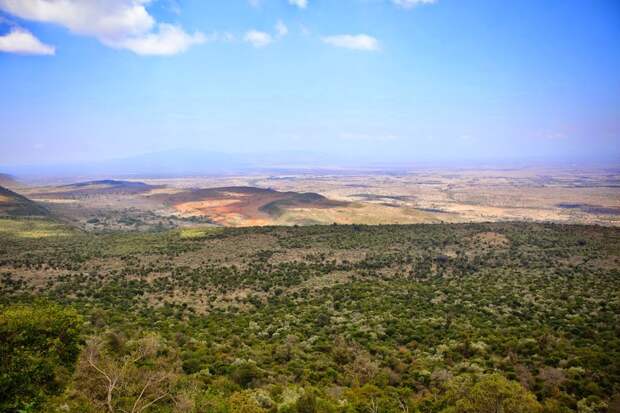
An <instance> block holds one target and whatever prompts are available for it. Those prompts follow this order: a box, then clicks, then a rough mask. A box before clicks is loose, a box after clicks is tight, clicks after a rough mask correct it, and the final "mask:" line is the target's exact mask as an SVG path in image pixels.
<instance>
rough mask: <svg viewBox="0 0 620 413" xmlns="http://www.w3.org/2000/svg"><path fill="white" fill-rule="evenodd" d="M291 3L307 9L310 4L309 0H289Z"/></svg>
mask: <svg viewBox="0 0 620 413" xmlns="http://www.w3.org/2000/svg"><path fill="white" fill-rule="evenodd" d="M288 2H289V4H292V5H293V6H297V7H299V8H300V9H305V8H306V7H307V6H308V0H288Z"/></svg>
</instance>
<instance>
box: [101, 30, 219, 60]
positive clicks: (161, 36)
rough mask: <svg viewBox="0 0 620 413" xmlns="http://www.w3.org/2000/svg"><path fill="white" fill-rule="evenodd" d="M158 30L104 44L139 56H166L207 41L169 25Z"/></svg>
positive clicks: (203, 36) (199, 35)
mask: <svg viewBox="0 0 620 413" xmlns="http://www.w3.org/2000/svg"><path fill="white" fill-rule="evenodd" d="M158 29H159V30H158V32H156V33H155V32H153V33H147V34H145V35H143V36H140V37H129V38H127V39H123V40H121V41H115V42H105V43H106V44H107V45H108V46H110V47H116V48H122V49H128V50H131V51H132V52H134V53H137V54H140V55H160V56H166V55H173V54H177V53H181V52H184V51H186V50H187V49H188V48H189V47H190V46H192V45H194V44H200V43H204V42H205V41H207V38H206V37H205V35H204V34H202V33H195V34H193V35H190V34H187V33H185V31H183V29H181V28H180V27H178V26H173V25H171V24H165V23H161V24H160V25H159V27H158Z"/></svg>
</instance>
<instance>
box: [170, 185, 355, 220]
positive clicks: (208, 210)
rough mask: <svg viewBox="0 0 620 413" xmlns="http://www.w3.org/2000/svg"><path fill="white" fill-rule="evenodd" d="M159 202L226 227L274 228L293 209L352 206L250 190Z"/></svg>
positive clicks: (187, 194) (210, 191) (211, 191)
mask: <svg viewBox="0 0 620 413" xmlns="http://www.w3.org/2000/svg"><path fill="white" fill-rule="evenodd" d="M159 198H160V199H162V200H163V201H164V202H165V203H166V204H167V205H170V206H172V207H173V208H175V209H176V210H177V211H179V212H181V213H183V214H186V215H198V216H204V217H207V218H208V219H210V220H211V221H212V222H214V223H217V224H220V225H225V226H251V225H273V224H276V223H278V221H277V220H278V218H280V217H281V216H282V215H283V214H284V213H285V212H286V211H288V210H290V209H294V208H305V209H309V210H317V209H330V208H336V207H342V206H347V205H348V204H349V203H347V202H338V201H332V200H329V199H327V198H326V197H324V196H322V195H320V194H316V193H300V192H293V191H286V192H281V191H276V190H273V189H269V188H256V187H250V186H232V187H221V188H207V189H194V190H190V191H184V192H180V193H177V194H173V195H161V196H159ZM299 222H302V220H300V221H299Z"/></svg>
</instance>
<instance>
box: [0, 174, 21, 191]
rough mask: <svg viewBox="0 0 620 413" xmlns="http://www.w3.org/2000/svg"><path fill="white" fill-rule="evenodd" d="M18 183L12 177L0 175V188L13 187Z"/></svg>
mask: <svg viewBox="0 0 620 413" xmlns="http://www.w3.org/2000/svg"><path fill="white" fill-rule="evenodd" d="M17 184H18V183H17V181H16V180H15V178H14V177H13V176H12V175H9V174H3V173H0V186H3V187H5V188H6V187H14V186H16V185H17Z"/></svg>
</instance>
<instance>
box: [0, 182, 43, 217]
mask: <svg viewBox="0 0 620 413" xmlns="http://www.w3.org/2000/svg"><path fill="white" fill-rule="evenodd" d="M47 215H49V212H48V210H47V209H45V208H44V207H42V206H41V205H39V204H37V203H36V202H34V201H31V200H30V199H28V198H26V197H25V196H22V195H20V194H18V193H16V192H13V191H11V190H10V189H7V188H4V187H2V186H0V216H47Z"/></svg>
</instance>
